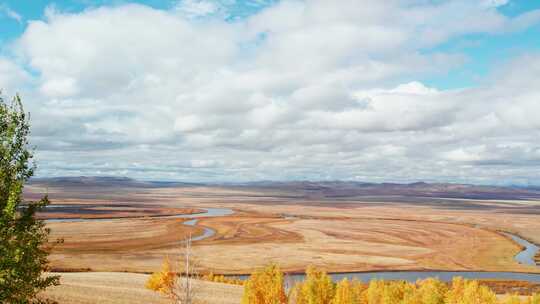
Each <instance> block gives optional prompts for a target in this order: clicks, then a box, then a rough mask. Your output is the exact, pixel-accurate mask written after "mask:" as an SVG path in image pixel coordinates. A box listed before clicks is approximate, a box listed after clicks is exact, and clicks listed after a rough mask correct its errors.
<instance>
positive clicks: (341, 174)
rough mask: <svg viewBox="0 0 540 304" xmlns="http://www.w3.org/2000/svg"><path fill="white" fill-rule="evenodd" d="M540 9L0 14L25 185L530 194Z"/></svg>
mask: <svg viewBox="0 0 540 304" xmlns="http://www.w3.org/2000/svg"><path fill="white" fill-rule="evenodd" d="M539 79H540V1H536V0H477V1H473V0H388V1H380V0H336V1H328V0H282V1H279V0H139V1H121V0H99V1H90V0H59V1H54V2H51V1H44V0H8V1H6V0H0V88H2V96H3V98H4V99H6V100H9V99H10V98H11V97H12V96H13V95H14V94H16V93H18V94H20V95H21V97H22V99H23V102H24V105H25V109H26V110H27V111H29V112H30V113H31V124H32V135H31V144H32V146H34V147H35V149H36V155H35V156H36V157H35V159H36V162H37V165H38V170H37V172H36V173H37V176H38V177H50V176H82V175H85V176H97V175H100V176H127V177H132V178H137V179H144V180H177V181H192V182H246V181H260V180H284V181H286V180H353V181H364V182H414V181H426V182H455V183H474V184H495V185H509V184H512V185H540V86H539V81H538V80H539Z"/></svg>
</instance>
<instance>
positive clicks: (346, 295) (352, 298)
mask: <svg viewBox="0 0 540 304" xmlns="http://www.w3.org/2000/svg"><path fill="white" fill-rule="evenodd" d="M357 303H358V299H357V298H356V294H355V293H354V290H353V286H352V284H351V282H349V280H347V279H346V278H345V279H343V280H341V281H340V282H339V283H338V284H337V286H336V294H335V296H334V299H333V300H332V304H357Z"/></svg>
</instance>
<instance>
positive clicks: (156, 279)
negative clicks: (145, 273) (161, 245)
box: [146, 257, 176, 296]
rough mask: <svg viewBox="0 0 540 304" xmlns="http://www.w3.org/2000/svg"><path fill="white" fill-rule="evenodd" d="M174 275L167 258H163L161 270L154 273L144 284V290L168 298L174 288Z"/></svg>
mask: <svg viewBox="0 0 540 304" xmlns="http://www.w3.org/2000/svg"><path fill="white" fill-rule="evenodd" d="M175 281H176V275H175V273H174V272H173V271H172V267H171V262H170V260H169V258H168V257H167V258H165V260H164V261H163V264H162V265H161V270H160V271H158V272H154V273H153V274H152V275H151V276H150V278H149V279H148V281H147V282H146V288H148V289H150V290H153V291H156V292H159V293H161V294H162V295H164V296H169V295H170V294H171V291H172V289H173V288H174V285H175Z"/></svg>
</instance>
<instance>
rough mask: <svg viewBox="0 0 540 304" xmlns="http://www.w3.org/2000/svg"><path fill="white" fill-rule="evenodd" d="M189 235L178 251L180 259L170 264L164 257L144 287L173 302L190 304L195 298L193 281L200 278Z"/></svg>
mask: <svg viewBox="0 0 540 304" xmlns="http://www.w3.org/2000/svg"><path fill="white" fill-rule="evenodd" d="M191 242H192V239H191V236H189V237H188V238H186V240H185V241H184V242H183V246H182V248H181V251H180V259H178V261H177V263H174V264H172V263H171V262H170V260H169V258H168V257H166V258H165V260H164V261H163V264H162V266H161V270H160V271H158V272H155V273H153V274H152V275H151V276H150V278H149V279H148V281H147V282H146V288H147V289H150V290H152V291H155V292H159V293H160V294H161V295H163V296H165V297H167V298H169V299H170V300H171V301H172V302H173V303H178V304H192V303H193V302H194V300H195V295H196V291H197V289H196V286H195V284H194V281H195V280H196V279H200V278H201V277H200V276H199V274H198V261H197V259H196V256H195V254H194V252H193V250H192V246H191Z"/></svg>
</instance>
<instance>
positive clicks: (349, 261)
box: [27, 185, 540, 304]
mask: <svg viewBox="0 0 540 304" xmlns="http://www.w3.org/2000/svg"><path fill="white" fill-rule="evenodd" d="M28 189H29V190H30V191H29V192H28V193H27V196H28V197H30V198H37V197H39V195H40V194H42V193H45V192H46V191H48V193H49V195H50V198H51V200H52V201H53V203H54V204H56V205H57V206H58V208H55V207H52V208H49V212H47V213H44V214H42V215H41V216H43V217H44V218H58V217H62V218H81V217H82V218H109V217H118V218H121V219H116V220H100V221H91V222H49V223H48V224H47V225H48V227H49V228H51V230H52V236H51V239H53V240H54V239H56V238H62V239H63V240H64V243H62V244H59V245H56V246H55V247H54V249H53V252H52V255H51V256H50V260H51V266H52V269H53V270H55V271H90V272H83V273H81V272H79V273H63V274H62V286H60V287H56V288H53V289H51V290H49V291H47V293H46V295H47V297H50V298H52V299H54V300H57V301H58V302H59V303H60V304H63V303H165V302H166V301H165V300H164V299H162V298H160V297H159V296H157V295H155V294H154V293H152V292H150V291H147V290H145V289H144V287H143V286H144V282H145V280H146V279H147V275H146V274H144V273H150V272H153V271H156V270H158V269H159V267H160V265H161V262H162V261H163V258H164V257H166V256H168V257H170V258H173V259H174V258H175V257H176V255H177V254H178V253H179V252H180V247H181V241H182V240H183V239H184V238H185V237H186V236H187V235H189V234H192V235H194V236H197V235H199V234H201V233H202V232H203V229H204V228H211V229H213V230H214V231H216V234H215V235H213V236H212V237H210V238H207V239H204V240H201V241H196V242H195V243H194V251H195V254H196V256H197V260H198V262H199V264H200V270H201V271H202V272H210V271H212V272H214V273H222V274H246V273H250V272H252V271H253V270H254V269H256V268H259V267H261V266H264V265H265V264H268V263H269V262H275V263H278V264H279V265H280V266H281V267H282V269H283V270H284V271H286V272H300V271H303V270H304V269H305V268H306V267H307V266H308V265H315V266H319V267H322V268H324V269H326V270H327V271H331V272H352V271H379V270H480V271H518V272H537V273H538V272H540V267H533V266H525V265H521V264H519V263H517V262H516V261H515V260H514V256H515V255H516V254H517V253H518V252H520V251H521V249H522V248H521V247H520V246H519V245H517V244H516V243H514V242H513V241H512V240H511V239H509V238H508V237H506V236H504V235H503V234H501V233H500V232H501V231H507V232H511V233H514V234H518V235H520V236H521V237H523V238H526V239H528V240H530V241H532V242H535V243H537V244H539V243H540V233H538V232H539V231H540V202H539V201H536V200H528V201H527V200H480V199H440V198H436V197H435V198H433V197H432V198H425V197H399V196H376V197H355V196H345V197H336V196H327V195H321V193H319V192H317V191H315V192H309V191H307V192H306V191H292V190H291V189H257V188H250V187H204V186H182V187H143V188H138V187H126V188H121V187H75V188H73V187H66V188H62V187H59V188H58V187H57V188H55V187H43V186H39V185H31V186H29V187H28ZM62 206H64V207H62ZM66 206H68V207H66ZM201 208H230V209H232V210H234V213H233V214H231V215H227V216H223V217H202V218H199V221H198V223H197V225H195V226H186V225H184V224H183V222H184V221H185V220H186V219H183V218H156V217H154V216H159V215H170V214H179V213H184V214H185V213H192V212H197V211H199V210H200V209H201ZM51 210H52V212H50V211H51ZM95 271H99V272H95ZM124 272H125V273H124ZM515 283H516V282H510V283H501V282H499V283H496V284H495V285H496V286H495V287H497V288H499V289H501V290H505V288H506V287H507V286H510V285H515ZM508 284H510V285H508ZM200 286H201V291H204V292H202V293H201V298H200V300H201V303H216V304H220V303H239V301H240V297H241V292H242V287H238V286H227V285H221V284H216V283H208V282H202V283H200ZM519 287H520V288H523V287H522V286H519Z"/></svg>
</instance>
